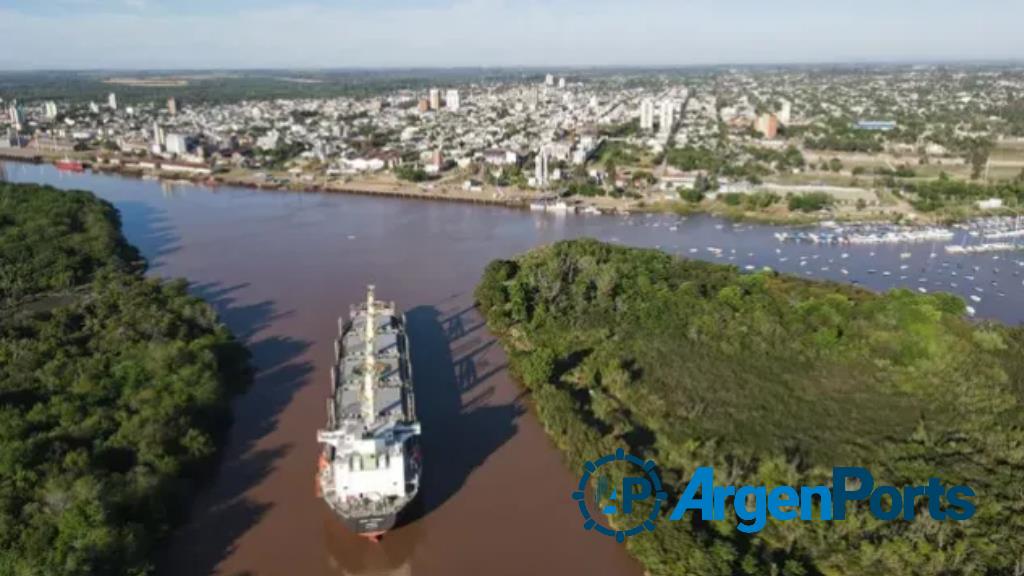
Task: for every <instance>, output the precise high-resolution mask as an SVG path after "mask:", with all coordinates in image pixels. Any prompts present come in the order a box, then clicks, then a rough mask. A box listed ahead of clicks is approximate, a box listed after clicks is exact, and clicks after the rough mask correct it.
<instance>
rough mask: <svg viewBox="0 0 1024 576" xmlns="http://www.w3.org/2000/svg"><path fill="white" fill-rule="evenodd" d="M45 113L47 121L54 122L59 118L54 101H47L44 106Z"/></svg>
mask: <svg viewBox="0 0 1024 576" xmlns="http://www.w3.org/2000/svg"><path fill="white" fill-rule="evenodd" d="M43 113H44V114H45V115H46V119H47V120H53V119H54V118H56V117H57V103H56V102H54V101H53V100H47V101H46V102H45V103H44V104H43Z"/></svg>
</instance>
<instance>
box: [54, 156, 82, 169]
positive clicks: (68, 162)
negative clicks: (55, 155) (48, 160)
mask: <svg viewBox="0 0 1024 576" xmlns="http://www.w3.org/2000/svg"><path fill="white" fill-rule="evenodd" d="M53 165H54V166H56V167H57V170H60V171H62V172H84V171H85V165H84V164H82V163H81V162H79V161H78V160H72V159H70V158H68V157H67V156H65V157H64V159H63V160H57V161H56V162H54V163H53Z"/></svg>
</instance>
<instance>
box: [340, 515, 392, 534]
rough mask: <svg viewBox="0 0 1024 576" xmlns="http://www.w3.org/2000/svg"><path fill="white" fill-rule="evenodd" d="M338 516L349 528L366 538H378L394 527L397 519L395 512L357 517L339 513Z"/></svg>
mask: <svg viewBox="0 0 1024 576" xmlns="http://www.w3.org/2000/svg"><path fill="white" fill-rule="evenodd" d="M338 517H339V518H340V519H341V521H342V522H343V523H344V524H345V526H346V527H348V529H349V530H351V531H353V532H355V533H356V534H358V535H360V536H365V537H367V538H380V537H381V536H383V535H384V533H385V532H388V531H389V530H391V529H392V528H394V527H395V523H396V522H397V521H398V514H397V513H395V514H385V515H381V516H364V517H359V518H346V517H344V516H341V515H338Z"/></svg>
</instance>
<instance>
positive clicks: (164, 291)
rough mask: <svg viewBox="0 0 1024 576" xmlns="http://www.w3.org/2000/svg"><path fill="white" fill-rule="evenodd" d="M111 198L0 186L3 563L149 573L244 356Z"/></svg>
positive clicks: (18, 567) (16, 570)
mask: <svg viewBox="0 0 1024 576" xmlns="http://www.w3.org/2000/svg"><path fill="white" fill-rule="evenodd" d="M143 268H144V262H142V261H141V259H140V258H139V256H138V254H137V252H136V250H135V249H134V248H133V247H131V246H130V245H129V244H128V243H127V242H126V241H125V239H124V238H123V236H122V235H121V231H120V225H119V221H118V217H117V212H116V210H115V209H114V208H113V207H112V206H111V205H110V204H108V203H107V202H104V201H102V200H99V199H97V198H95V197H94V196H93V195H91V194H89V193H86V192H63V191H58V190H56V189H53V188H49V187H40V186H33V185H14V184H0V290H2V293H0V574H11V575H40V576H41V575H47V576H50V575H67V576H71V575H75V576H89V575H97V576H99V575H104V576H106V575H144V574H148V573H150V572H151V571H152V568H153V566H152V551H153V549H154V545H155V543H156V542H157V541H159V539H160V538H161V537H163V536H165V535H166V534H167V532H168V530H169V529H170V527H171V526H172V525H173V524H174V523H175V522H176V521H178V520H180V519H181V516H182V510H186V509H187V507H186V506H183V505H184V504H186V502H187V497H188V496H190V495H191V493H192V492H193V490H194V488H195V487H196V484H197V483H198V482H199V481H200V479H201V478H203V476H204V475H206V474H207V473H208V472H209V468H210V465H211V464H212V461H213V457H214V455H215V453H216V451H217V446H218V444H219V442H220V440H221V439H222V437H223V434H224V432H225V431H226V427H227V423H228V420H229V411H228V400H229V397H230V396H231V394H232V393H235V392H238V391H240V390H242V389H243V388H244V387H245V386H246V385H247V384H248V382H249V380H250V378H251V376H250V368H249V360H248V358H249V354H248V352H247V351H246V350H245V348H243V347H242V346H241V345H239V344H238V343H237V342H236V341H235V339H234V338H233V337H232V335H231V334H230V332H229V331H228V330H227V329H226V328H225V327H224V326H223V325H221V324H220V323H219V321H218V320H217V317H216V314H215V313H214V311H213V309H212V308H211V307H210V306H209V305H207V304H206V303H204V302H202V301H201V300H199V299H197V298H195V297H192V296H190V295H189V294H188V292H187V284H186V282H185V281H175V282H161V281H158V280H149V279H146V278H144V277H143V276H142V270H143Z"/></svg>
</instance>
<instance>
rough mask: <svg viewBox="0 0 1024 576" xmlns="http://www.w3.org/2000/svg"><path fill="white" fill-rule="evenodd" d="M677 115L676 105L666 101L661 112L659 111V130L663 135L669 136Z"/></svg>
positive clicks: (662, 104)
mask: <svg viewBox="0 0 1024 576" xmlns="http://www.w3.org/2000/svg"><path fill="white" fill-rule="evenodd" d="M675 115H676V103H675V102H673V101H671V100H665V101H663V102H662V103H661V110H660V111H659V118H658V122H659V130H661V133H662V134H668V133H669V132H670V131H671V130H672V124H673V123H674V122H675Z"/></svg>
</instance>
